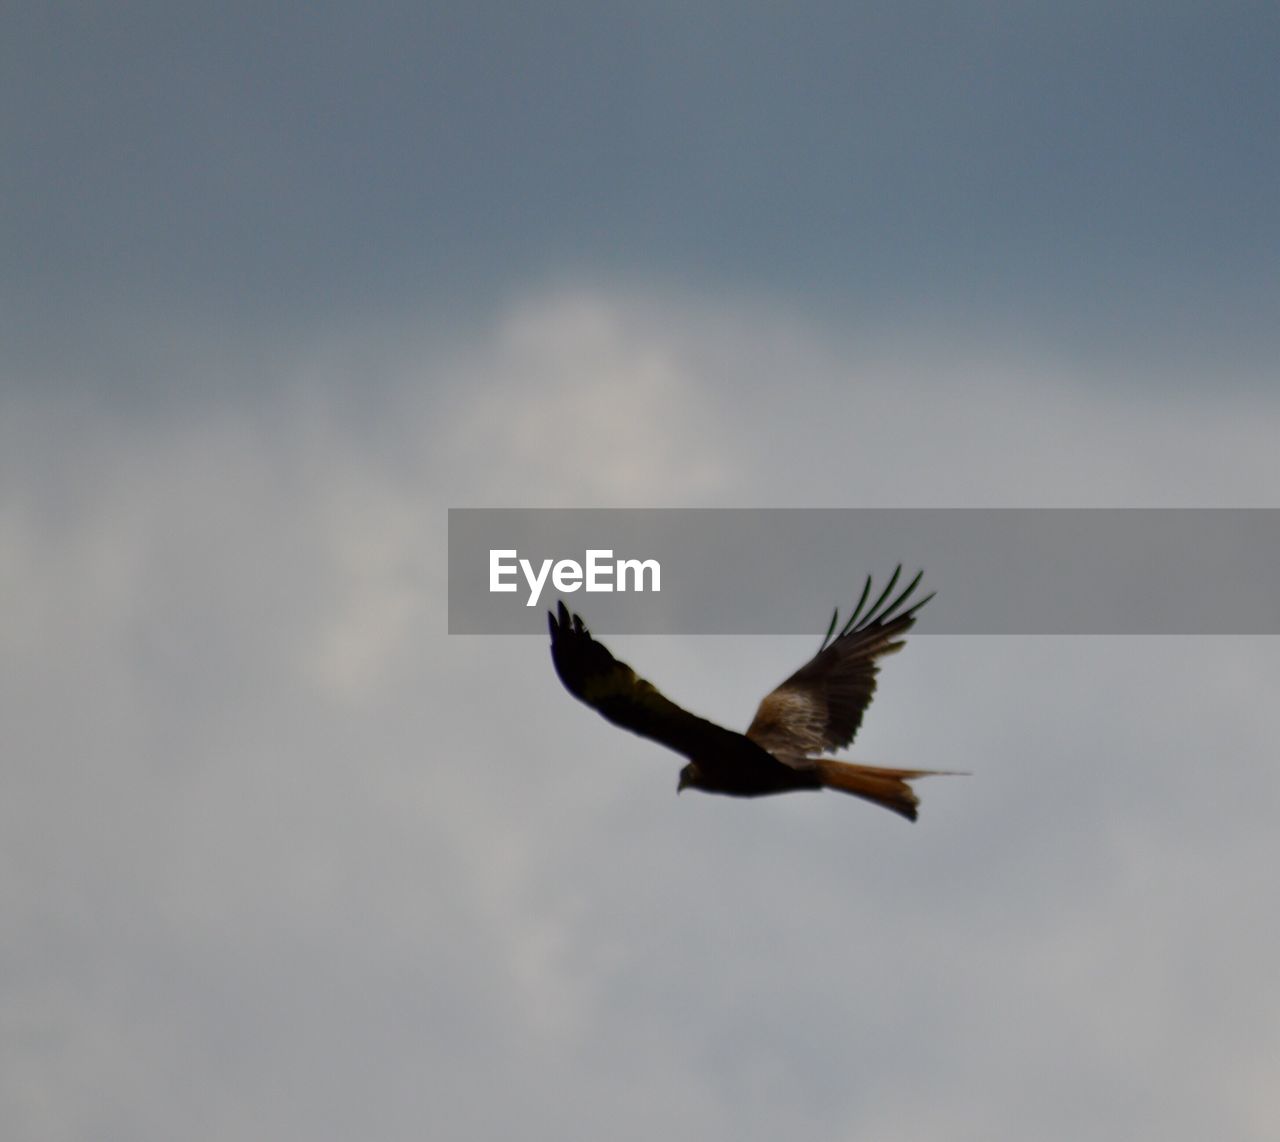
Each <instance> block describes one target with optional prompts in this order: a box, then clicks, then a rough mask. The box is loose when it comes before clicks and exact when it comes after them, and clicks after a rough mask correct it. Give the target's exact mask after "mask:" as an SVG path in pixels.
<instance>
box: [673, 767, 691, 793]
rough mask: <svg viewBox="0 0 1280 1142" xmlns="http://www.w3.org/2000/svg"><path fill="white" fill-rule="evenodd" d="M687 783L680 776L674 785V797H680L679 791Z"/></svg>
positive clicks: (682, 775)
mask: <svg viewBox="0 0 1280 1142" xmlns="http://www.w3.org/2000/svg"><path fill="white" fill-rule="evenodd" d="M688 784H689V783H688V782H687V781H686V780H685V779H684V774H683V773H682V774H680V780H679V781H678V782H677V783H676V796H679V795H680V791H681V790H682V789H684V787H685V786H686V785H688Z"/></svg>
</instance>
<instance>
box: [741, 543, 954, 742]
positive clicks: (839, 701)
mask: <svg viewBox="0 0 1280 1142" xmlns="http://www.w3.org/2000/svg"><path fill="white" fill-rule="evenodd" d="M901 574H902V566H901V564H899V566H898V569H897V570H896V571H894V573H893V577H892V578H891V579H890V580H889V582H888V584H887V585H886V587H885V588H884V590H883V591H882V592H881V593H880V597H879V598H877V599H876V601H875V602H874V603H872V604H871V607H870V608H869V609H868V610H867V611H866V614H865V615H864V614H863V607H864V606H865V604H866V602H867V599H868V597H869V596H870V594H871V577H870V576H867V583H866V586H865V587H863V589H862V597H861V598H860V599H859V600H858V605H857V606H856V607H855V608H854V611H853V614H852V615H850V616H849V619H848V621H846V622H845V624H844V626H842V627H841V628H840V630H839V633H838V634H837V633H836V623H837V622H838V620H839V617H840V613H839V611H837V612H836V613H835V615H833V616H832V618H831V626H830V627H828V628H827V634H826V637H825V638H824V639H823V640H822V645H821V646H820V647H819V648H818V653H817V654H815V655H814V656H813V658H811V659H810V660H809V661H808V662H807V663H806V664H805V665H804V666H802V667H801V668H800V669H799V670H797V671H796V672H795V673H794V674H793V675H791V677H790V678H788V679H787V680H786V681H785V682H783V683H782V685H781V686H779V687H778V688H777V689H776V690H774V691H773V692H772V693H770V694H768V695H766V697H765V699H764V701H762V702H761V703H760V708H759V709H758V710H756V716H755V718H754V720H753V721H752V722H751V726H750V728H749V729H748V730H747V737H749V738H750V739H751V740H752V741H754V742H756V743H757V744H759V745H761V746H763V747H764V748H765V749H767V750H768V751H769V752H770V753H771V754H773V755H774V756H775V757H777V758H778V759H780V760H782V761H786V762H788V763H789V764H792V765H800V766H803V765H805V764H807V763H806V760H805V759H807V758H810V757H813V756H815V755H817V754H819V753H825V752H827V751H830V750H834V749H840V748H841V747H843V746H847V745H848V744H849V743H850V742H851V741H853V738H854V735H855V734H856V733H857V732H858V727H859V726H860V725H862V715H863V714H864V713H865V712H866V709H867V707H868V706H869V705H870V704H871V696H872V695H873V694H874V693H875V692H876V674H877V673H878V671H879V666H878V665H877V662H878V660H879V659H881V658H883V657H884V656H885V655H886V654H893V653H894V652H895V651H898V650H901V649H902V647H903V645H904V643H903V641H902V636H903V635H904V634H906V633H907V631H909V630H910V629H911V627H912V626H913V625H914V624H915V621H916V612H917V611H919V610H920V608H921V607H923V606H924V605H925V603H927V602H928V601H929V600H930V599H932V598H933V594H932V593H930V594H928V595H926V596H925V597H924V598H923V599H921V600H919V601H918V602H916V603H913V604H912V605H911V606H910V607H908V608H907V609H906V610H903V609H902V608H903V604H905V603H906V601H907V600H908V599H909V598H910V597H911V593H912V592H913V591H914V590H915V589H916V587H917V585H918V584H919V582H920V579H921V577H922V576H923V575H924V572H923V571H921V572H919V573H918V574H917V575H916V577H915V578H914V579H912V580H911V582H910V583H908V584H907V586H906V588H905V589H904V590H903V591H902V592H901V593H900V594H899V595H898V596H897V597H896V598H894V599H893V600H892V601H891V602H890V601H889V598H890V596H891V595H892V593H893V589H894V587H896V586H897V583H898V578H899V576H900V575H901ZM832 635H835V638H834V639H833V638H832Z"/></svg>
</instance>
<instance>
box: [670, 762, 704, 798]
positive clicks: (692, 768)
mask: <svg viewBox="0 0 1280 1142" xmlns="http://www.w3.org/2000/svg"><path fill="white" fill-rule="evenodd" d="M701 785H702V770H701V769H699V768H698V763H697V762H696V761H691V762H689V764H688V765H686V766H685V767H684V768H683V769H682V770H681V771H680V784H679V785H677V786H676V792H677V793H679V792H680V791H681V790H682V789H688V788H689V787H690V786H692V787H693V788H694V789H697V788H698V787H699V786H701Z"/></svg>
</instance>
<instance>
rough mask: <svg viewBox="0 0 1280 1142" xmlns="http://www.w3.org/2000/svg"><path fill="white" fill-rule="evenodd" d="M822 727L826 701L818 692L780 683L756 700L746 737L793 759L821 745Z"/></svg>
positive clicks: (823, 740) (798, 758)
mask: <svg viewBox="0 0 1280 1142" xmlns="http://www.w3.org/2000/svg"><path fill="white" fill-rule="evenodd" d="M826 727H827V703H826V701H825V699H824V698H823V697H822V695H821V694H819V693H815V692H814V690H812V689H804V690H799V689H790V688H787V687H781V686H780V687H779V688H778V689H777V690H774V691H773V692H772V693H771V694H767V695H766V696H765V698H764V700H763V701H762V702H761V703H760V707H759V709H757V710H756V716H755V717H754V718H753V719H752V722H751V725H750V727H749V728H748V729H747V737H749V738H750V739H751V740H752V741H753V742H755V743H756V744H757V745H760V746H763V747H764V748H765V749H767V750H768V751H769V752H770V753H771V754H773V755H774V756H775V757H777V758H778V759H779V760H782V761H787V762H789V763H794V762H797V761H801V760H803V759H804V758H806V757H808V756H809V755H811V754H816V753H819V752H821V751H822V750H823V749H824V748H825V745H826Z"/></svg>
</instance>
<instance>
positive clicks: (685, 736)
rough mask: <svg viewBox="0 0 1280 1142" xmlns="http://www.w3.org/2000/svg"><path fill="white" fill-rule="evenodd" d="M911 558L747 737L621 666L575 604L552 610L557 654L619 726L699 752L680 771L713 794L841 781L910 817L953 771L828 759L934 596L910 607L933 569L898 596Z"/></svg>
mask: <svg viewBox="0 0 1280 1142" xmlns="http://www.w3.org/2000/svg"><path fill="white" fill-rule="evenodd" d="M901 573H902V568H901V566H899V567H898V569H897V570H896V571H894V573H893V577H892V578H891V579H890V580H889V583H888V585H887V586H886V587H885V588H884V590H883V591H882V592H881V593H880V595H879V597H878V598H877V599H876V601H875V602H874V603H872V604H871V606H870V607H869V608H867V610H866V613H865V615H864V614H863V608H864V607H865V606H866V603H867V600H868V598H869V597H870V595H871V578H870V576H868V577H867V582H866V586H864V587H863V589H862V596H861V598H860V599H859V600H858V605H857V606H856V607H855V608H854V610H853V614H852V615H850V616H849V619H848V620H847V621H846V622H845V624H844V625H843V626H841V627H840V628H839V631H838V632H837V629H836V628H837V623H838V621H839V612H838V611H837V613H836V614H835V615H834V616H832V619H831V625H830V627H828V629H827V634H826V637H825V638H824V639H823V640H822V645H821V646H820V647H819V648H818V653H817V654H815V655H814V656H813V658H812V659H810V660H809V661H808V662H807V663H805V665H804V666H802V667H801V668H800V669H799V670H797V671H796V672H795V673H794V674H792V675H791V677H790V678H788V679H787V680H786V681H785V682H783V683H782V684H781V685H780V686H778V687H777V688H776V689H775V690H773V691H772V692H771V693H769V694H767V695H766V696H765V698H764V700H763V701H762V702H761V703H760V707H759V709H757V710H756V716H755V718H754V719H753V720H752V722H751V725H750V726H749V727H748V728H747V732H746V733H745V734H740V733H737V732H736V731H734V730H727V729H725V728H724V727H723V726H718V725H716V724H715V723H714V722H709V721H707V720H706V719H705V718H700V717H698V716H697V715H696V714H691V713H689V712H688V711H687V710H683V709H681V708H680V707H679V706H677V705H676V704H675V703H674V702H672V701H671V700H670V699H668V698H666V697H664V696H663V695H662V694H661V693H659V691H658V690H657V689H656V688H655V687H654V686H653V685H651V684H650V683H648V682H646V681H645V680H644V679H643V678H641V677H640V676H639V675H638V674H636V672H635V671H634V670H632V669H631V667H629V666H628V665H627V664H626V663H625V662H619V661H618V659H616V658H614V657H613V655H612V654H610V653H609V651H608V650H607V649H605V647H604V646H603V645H601V644H600V643H598V642H596V640H595V639H593V638H592V637H591V634H590V632H589V631H588V630H587V628H586V626H585V625H584V624H583V622H582V619H581V618H579V617H578V616H577V615H570V613H569V610H568V608H567V607H566V606H565V605H564V603H563V602H562V603H560V604H559V615H558V616H557V615H555V614H550V613H548V619H549V626H550V628H551V658H552V661H553V662H554V663H555V668H556V673H557V674H559V676H560V680H561V681H562V682H563V683H564V684H565V687H566V688H567V689H568V690H569V692H570V693H571V694H573V695H574V696H575V697H577V698H580V699H581V700H582V701H583V702H585V703H586V704H587V705H588V706H592V707H593V708H595V709H596V710H598V711H599V712H600V713H601V714H602V715H604V717H606V718H608V719H609V721H611V722H613V723H614V725H618V726H622V727H623V728H624V729H627V730H630V731H631V732H632V733H636V734H639V735H640V736H641V737H646V738H651V739H653V740H654V741H656V742H661V743H662V744H663V745H665V746H667V747H668V748H670V749H673V750H675V751H676V752H677V753H680V754H683V755H684V756H685V757H687V758H688V759H689V764H688V765H686V766H685V767H684V768H683V769H682V770H681V771H680V785H679V788H680V789H684V788H685V787H686V786H689V787H692V788H695V789H702V790H705V791H706V792H709V793H726V794H729V795H731V796H737V797H759V796H763V795H765V794H769V793H786V792H788V791H790V790H793V789H824V788H825V789H839V790H841V791H842V792H844V793H852V794H853V795H854V796H856V797H863V798H865V799H866V800H868V801H872V802H874V803H875V804H877V805H883V806H884V807H885V808H886V809H891V810H893V812H895V813H900V814H901V815H902V816H904V817H907V818H908V819H910V820H913V821H914V820H915V818H916V806H917V804H918V800H917V797H916V794H915V791H914V790H913V789H912V788H911V786H910V784H909V782H911V781H913V780H915V779H916V778H917V777H927V776H930V775H931V774H937V773H941V772H943V771H941V770H930V769H884V768H881V767H879V766H871V765H855V764H853V763H851V762H844V761H836V760H834V759H832V758H824V757H820V756H818V755H819V754H821V753H824V752H826V751H829V750H834V749H840V748H842V747H844V746H847V745H848V744H849V743H850V742H852V741H853V739H854V735H856V734H857V732H858V727H859V726H860V725H861V724H862V716H863V714H864V713H865V712H866V709H867V706H868V705H870V703H871V698H872V695H873V694H874V693H875V689H876V675H877V672H878V670H879V665H878V661H879V659H881V658H883V657H884V656H885V655H888V654H893V653H895V652H896V651H898V650H901V649H902V647H903V645H904V643H903V636H904V635H905V634H906V633H907V631H909V630H910V629H911V627H912V626H913V625H914V623H915V621H916V612H917V611H919V610H920V608H921V607H923V606H924V605H925V603H927V602H928V601H929V600H930V599H931V598H933V595H932V594H929V595H926V596H925V597H924V598H923V599H920V600H919V601H917V602H915V603H913V604H912V605H911V606H910V607H907V608H906V609H905V610H904V609H903V605H904V604H905V603H906V602H907V600H908V599H909V598H910V596H911V594H912V592H913V591H915V589H916V587H917V586H918V584H919V582H920V579H921V577H922V575H923V574H924V573H923V572H920V573H919V574H917V575H916V577H915V578H914V579H912V580H911V582H910V583H908V584H907V586H906V587H905V588H904V589H903V590H902V592H901V593H900V594H898V596H897V597H896V598H893V599H892V601H890V596H891V595H892V593H893V589H894V587H895V586H896V585H897V583H898V579H899V577H900V575H901Z"/></svg>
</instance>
